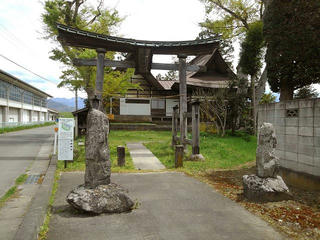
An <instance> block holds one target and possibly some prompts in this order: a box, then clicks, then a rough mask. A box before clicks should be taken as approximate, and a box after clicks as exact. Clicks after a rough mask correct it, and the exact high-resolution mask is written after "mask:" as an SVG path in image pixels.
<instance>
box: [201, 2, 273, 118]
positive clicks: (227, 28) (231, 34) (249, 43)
mask: <svg viewBox="0 0 320 240" xmlns="http://www.w3.org/2000/svg"><path fill="white" fill-rule="evenodd" d="M202 2H204V4H205V6H206V10H207V19H206V20H205V22H203V23H200V26H201V27H203V28H204V30H203V32H202V33H200V35H205V34H207V33H211V34H219V35H220V36H221V38H222V40H223V41H222V42H223V45H222V49H223V51H222V53H223V57H224V58H225V59H226V61H230V60H231V52H232V51H233V49H232V48H231V47H230V46H232V43H233V42H235V41H240V42H242V44H241V45H242V51H241V61H239V64H238V66H237V75H238V78H239V79H242V80H246V81H248V75H250V76H251V89H252V109H253V111H252V116H253V117H252V118H253V119H254V123H255V122H256V121H255V119H256V117H255V116H256V105H257V103H258V102H259V100H260V98H261V96H262V93H263V92H264V89H265V84H266V80H267V79H266V74H265V73H266V70H264V71H263V74H261V71H260V69H261V66H262V63H261V62H262V57H263V47H264V41H263V34H262V17H263V11H264V3H263V1H246V0H202ZM212 16H214V17H213V19H214V20H212V19H211V18H212ZM217 16H218V18H217ZM207 35H208V34H207ZM260 74H261V75H260ZM256 83H258V88H256V87H255V86H256ZM241 85H242V87H244V88H245V89H239V90H238V92H239V94H242V93H244V92H246V88H247V86H248V85H247V84H241Z"/></svg>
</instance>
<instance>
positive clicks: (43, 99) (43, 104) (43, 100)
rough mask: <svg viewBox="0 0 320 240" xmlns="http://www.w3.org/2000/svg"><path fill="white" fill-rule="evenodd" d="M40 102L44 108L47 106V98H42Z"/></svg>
mask: <svg viewBox="0 0 320 240" xmlns="http://www.w3.org/2000/svg"><path fill="white" fill-rule="evenodd" d="M41 102H42V105H41V106H42V107H45V108H46V107H47V99H45V98H42V101H41Z"/></svg>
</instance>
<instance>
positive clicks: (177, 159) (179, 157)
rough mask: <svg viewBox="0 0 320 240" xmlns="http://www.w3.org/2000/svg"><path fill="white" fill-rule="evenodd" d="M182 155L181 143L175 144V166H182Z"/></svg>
mask: <svg viewBox="0 0 320 240" xmlns="http://www.w3.org/2000/svg"><path fill="white" fill-rule="evenodd" d="M183 155H184V147H183V145H176V146H175V158H174V165H175V168H178V167H183Z"/></svg>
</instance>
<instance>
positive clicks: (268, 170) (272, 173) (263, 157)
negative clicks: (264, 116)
mask: <svg viewBox="0 0 320 240" xmlns="http://www.w3.org/2000/svg"><path fill="white" fill-rule="evenodd" d="M276 145H277V139H276V135H275V131H274V127H273V126H272V124H271V123H262V125H261V127H260V129H259V140H258V147H257V154H256V161H257V175H258V176H259V177H262V178H263V177H276V176H277V173H278V172H279V167H280V165H279V159H278V158H277V157H276V155H275V148H276Z"/></svg>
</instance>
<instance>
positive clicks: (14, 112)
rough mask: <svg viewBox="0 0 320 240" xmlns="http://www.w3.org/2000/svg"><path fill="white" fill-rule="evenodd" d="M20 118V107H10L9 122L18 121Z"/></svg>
mask: <svg viewBox="0 0 320 240" xmlns="http://www.w3.org/2000/svg"><path fill="white" fill-rule="evenodd" d="M18 119H19V109H18V108H10V109H9V122H18Z"/></svg>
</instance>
